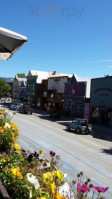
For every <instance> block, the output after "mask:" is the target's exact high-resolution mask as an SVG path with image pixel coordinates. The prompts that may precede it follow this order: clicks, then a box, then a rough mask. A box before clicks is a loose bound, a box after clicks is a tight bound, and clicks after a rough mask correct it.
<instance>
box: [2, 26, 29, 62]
mask: <svg viewBox="0 0 112 199" xmlns="http://www.w3.org/2000/svg"><path fill="white" fill-rule="evenodd" d="M26 42H27V37H25V36H23V35H20V34H18V33H16V32H13V31H10V30H8V29H4V28H1V27H0V60H8V59H10V58H11V57H12V55H13V54H14V53H15V52H16V51H17V50H19V48H20V47H22V46H23V45H24V44H25V43H26Z"/></svg>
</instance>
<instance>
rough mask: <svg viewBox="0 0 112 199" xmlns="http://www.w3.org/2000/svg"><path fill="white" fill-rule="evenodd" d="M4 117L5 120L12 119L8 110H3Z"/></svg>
mask: <svg viewBox="0 0 112 199" xmlns="http://www.w3.org/2000/svg"><path fill="white" fill-rule="evenodd" d="M4 117H5V118H6V119H8V118H9V119H11V118H12V117H13V113H11V112H10V111H8V110H5V111H4Z"/></svg>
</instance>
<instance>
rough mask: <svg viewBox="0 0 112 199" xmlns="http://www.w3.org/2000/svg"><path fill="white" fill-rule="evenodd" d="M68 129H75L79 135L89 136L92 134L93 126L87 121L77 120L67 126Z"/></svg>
mask: <svg viewBox="0 0 112 199" xmlns="http://www.w3.org/2000/svg"><path fill="white" fill-rule="evenodd" d="M66 129H67V130H71V129H74V130H75V131H76V132H77V133H83V134H89V133H91V132H92V125H91V124H89V123H88V121H87V120H85V119H79V118H76V119H74V120H73V121H72V122H70V123H67V124H66Z"/></svg>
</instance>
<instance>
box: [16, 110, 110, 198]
mask: <svg viewBox="0 0 112 199" xmlns="http://www.w3.org/2000/svg"><path fill="white" fill-rule="evenodd" d="M13 121H15V122H16V124H17V125H18V126H19V129H20V137H19V141H18V142H19V143H20V145H21V146H22V147H23V148H25V149H26V150H30V152H33V151H34V150H36V151H39V150H40V149H45V150H46V153H45V154H46V157H49V151H51V150H52V151H55V152H56V154H58V155H60V157H61V163H62V164H63V166H62V167H61V170H63V171H64V172H65V173H67V174H68V180H73V179H74V178H76V175H77V173H78V172H80V171H84V174H85V176H86V177H89V178H91V179H92V182H94V183H95V184H96V185H99V186H103V187H107V186H108V187H109V190H108V192H107V193H106V198H107V199H112V140H110V141H107V140H104V139H99V138H98V137H97V136H96V137H95V136H93V135H79V134H76V133H74V132H67V131H66V130H65V126H64V125H63V124H64V123H61V122H60V121H59V122H56V121H55V120H51V119H50V118H49V117H46V116H44V115H41V114H33V115H24V114H19V113H17V114H16V115H14V117H13Z"/></svg>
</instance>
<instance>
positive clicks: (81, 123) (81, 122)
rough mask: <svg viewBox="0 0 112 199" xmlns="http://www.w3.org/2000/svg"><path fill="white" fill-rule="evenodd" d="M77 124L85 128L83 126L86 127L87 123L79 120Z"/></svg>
mask: <svg viewBox="0 0 112 199" xmlns="http://www.w3.org/2000/svg"><path fill="white" fill-rule="evenodd" d="M79 124H80V125H81V126H85V125H87V121H86V120H81V121H79Z"/></svg>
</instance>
